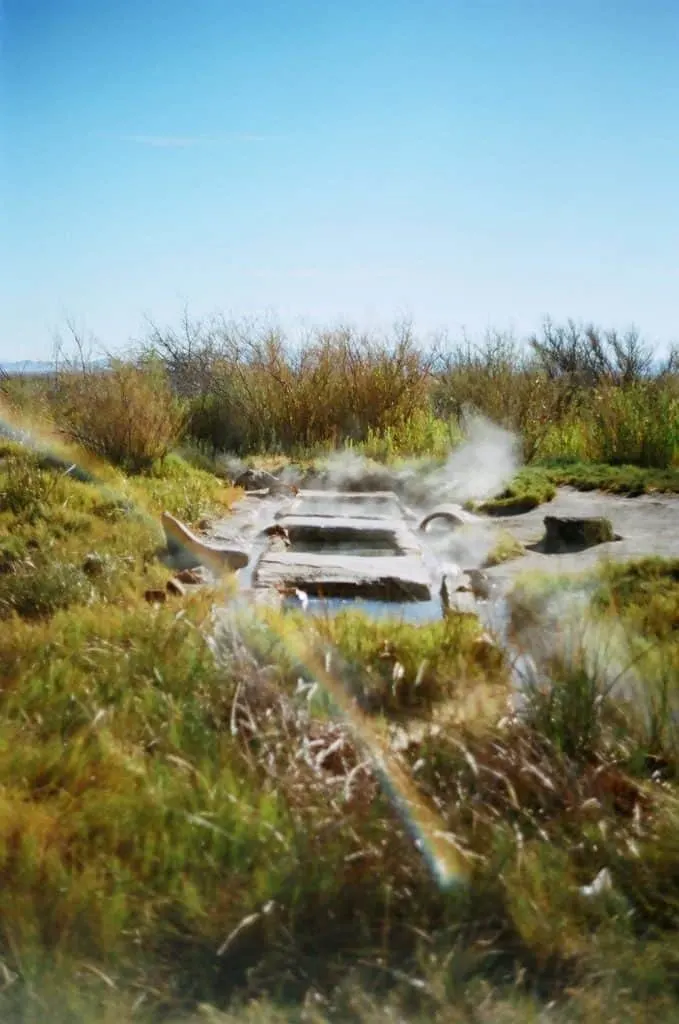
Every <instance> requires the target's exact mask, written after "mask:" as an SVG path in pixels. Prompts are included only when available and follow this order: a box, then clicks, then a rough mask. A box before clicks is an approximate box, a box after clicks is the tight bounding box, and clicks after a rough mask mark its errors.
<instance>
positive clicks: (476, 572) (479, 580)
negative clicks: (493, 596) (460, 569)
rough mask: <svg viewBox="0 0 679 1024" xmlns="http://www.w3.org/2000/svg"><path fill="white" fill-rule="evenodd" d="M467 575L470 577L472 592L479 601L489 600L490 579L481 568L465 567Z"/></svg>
mask: <svg viewBox="0 0 679 1024" xmlns="http://www.w3.org/2000/svg"><path fill="white" fill-rule="evenodd" d="M464 574H465V576H468V577H469V582H470V583H471V588H472V593H473V594H474V597H476V598H477V599H478V600H479V601H487V600H488V598H489V597H490V580H489V578H488V576H487V575H486V573H485V572H483V571H482V570H481V569H465V570H464Z"/></svg>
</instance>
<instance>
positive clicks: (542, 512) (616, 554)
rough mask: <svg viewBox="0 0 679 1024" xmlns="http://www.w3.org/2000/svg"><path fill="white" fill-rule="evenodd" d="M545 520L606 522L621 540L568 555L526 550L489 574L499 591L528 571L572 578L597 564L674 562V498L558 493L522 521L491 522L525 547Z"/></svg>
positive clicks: (677, 550) (678, 526) (678, 553)
mask: <svg viewBox="0 0 679 1024" xmlns="http://www.w3.org/2000/svg"><path fill="white" fill-rule="evenodd" d="M547 515H555V516H605V517H606V518H608V519H610V521H611V523H612V524H613V529H614V531H615V533H616V534H619V535H620V536H621V537H622V540H619V541H612V542H610V543H607V544H599V545H597V546H596V547H592V548H588V549H587V550H585V551H578V552H574V553H569V554H559V555H546V554H542V553H540V552H539V551H532V550H528V551H527V552H526V554H525V555H524V556H523V557H521V558H517V559H513V560H512V561H509V562H504V563H503V564H501V565H498V566H495V567H493V568H492V569H489V570H488V574H489V575H490V576H491V577H492V578H493V579H494V580H495V581H496V582H497V583H498V584H499V585H500V587H501V588H502V589H505V588H506V587H508V586H511V583H512V582H513V580H514V579H516V577H517V576H519V575H520V574H521V573H524V572H527V571H535V570H537V571H542V572H550V573H551V572H555V573H561V572H565V573H575V572H581V571H583V570H586V569H589V568H593V567H595V566H596V565H597V563H599V562H600V561H602V560H613V561H629V560H630V559H636V558H643V557H645V556H649V555H658V556H660V557H663V558H679V495H669V494H657V495H652V494H644V495H640V496H639V497H636V498H625V497H620V496H619V495H615V494H605V493H602V492H600V491H587V492H582V491H576V490H574V489H572V488H570V487H563V488H560V489H559V491H558V492H557V495H556V497H555V498H554V499H553V500H552V501H550V502H549V503H548V504H546V505H540V507H539V508H536V509H533V510H532V511H531V512H526V513H524V514H523V515H516V516H502V517H496V519H495V520H494V521H495V522H496V523H497V525H498V526H499V527H501V528H502V529H505V530H507V531H508V532H509V533H511V534H512V535H513V536H514V537H516V539H517V540H519V541H520V542H521V543H522V544H524V545H525V546H526V547H529V546H530V545H533V544H535V543H537V542H538V541H539V540H540V539H541V537H542V536H543V534H544V524H543V520H544V517H545V516H547Z"/></svg>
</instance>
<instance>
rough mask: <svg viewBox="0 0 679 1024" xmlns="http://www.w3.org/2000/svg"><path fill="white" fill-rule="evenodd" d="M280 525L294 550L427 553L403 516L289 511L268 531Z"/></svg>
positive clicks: (361, 553)
mask: <svg viewBox="0 0 679 1024" xmlns="http://www.w3.org/2000/svg"><path fill="white" fill-rule="evenodd" d="M280 527H283V528H284V529H285V530H286V531H287V533H288V537H289V540H290V550H291V551H319V552H323V551H325V552H328V553H330V552H331V551H332V552H346V554H351V553H352V552H354V553H355V554H357V555H362V556H364V557H365V556H367V555H374V556H380V555H385V556H386V555H391V554H393V555H399V554H400V555H406V554H410V555H422V554H423V549H422V546H421V545H420V544H419V543H418V541H417V539H416V537H415V535H414V534H413V533H412V531H411V530H410V529H409V528H408V526H407V525H406V524H405V523H404V522H403V521H402V520H399V519H361V518H356V517H354V516H347V517H335V518H330V517H328V518H324V517H322V516H302V515H287V516H283V517H281V518H280V519H278V520H277V521H276V524H275V527H270V528H269V529H268V530H267V531H265V532H269V530H270V531H274V530H276V529H277V528H280Z"/></svg>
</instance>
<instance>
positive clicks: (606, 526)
mask: <svg viewBox="0 0 679 1024" xmlns="http://www.w3.org/2000/svg"><path fill="white" fill-rule="evenodd" d="M544 524H545V536H544V538H543V540H542V550H543V551H544V552H545V553H546V554H559V553H563V552H567V551H578V550H583V549H584V548H590V547H593V546H594V545H595V544H606V543H608V542H609V541H612V540H619V539H620V538H619V537H618V536H617V534H615V533H614V532H613V525H612V523H611V521H610V519H605V518H604V517H603V516H545V518H544Z"/></svg>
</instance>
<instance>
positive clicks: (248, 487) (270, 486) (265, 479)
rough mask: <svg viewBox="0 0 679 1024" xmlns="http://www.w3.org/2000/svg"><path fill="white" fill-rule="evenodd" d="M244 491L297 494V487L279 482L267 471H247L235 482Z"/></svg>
mask: <svg viewBox="0 0 679 1024" xmlns="http://www.w3.org/2000/svg"><path fill="white" fill-rule="evenodd" d="M234 483H235V485H236V487H242V488H243V490H244V491H270V492H271V493H272V494H296V493H297V487H296V486H295V485H294V484H287V483H285V482H284V481H283V480H279V479H278V477H277V476H274V475H273V473H269V472H267V470H266V469H246V470H245V472H244V473H241V474H240V475H239V476H237V477H236V479H235V480H234Z"/></svg>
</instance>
